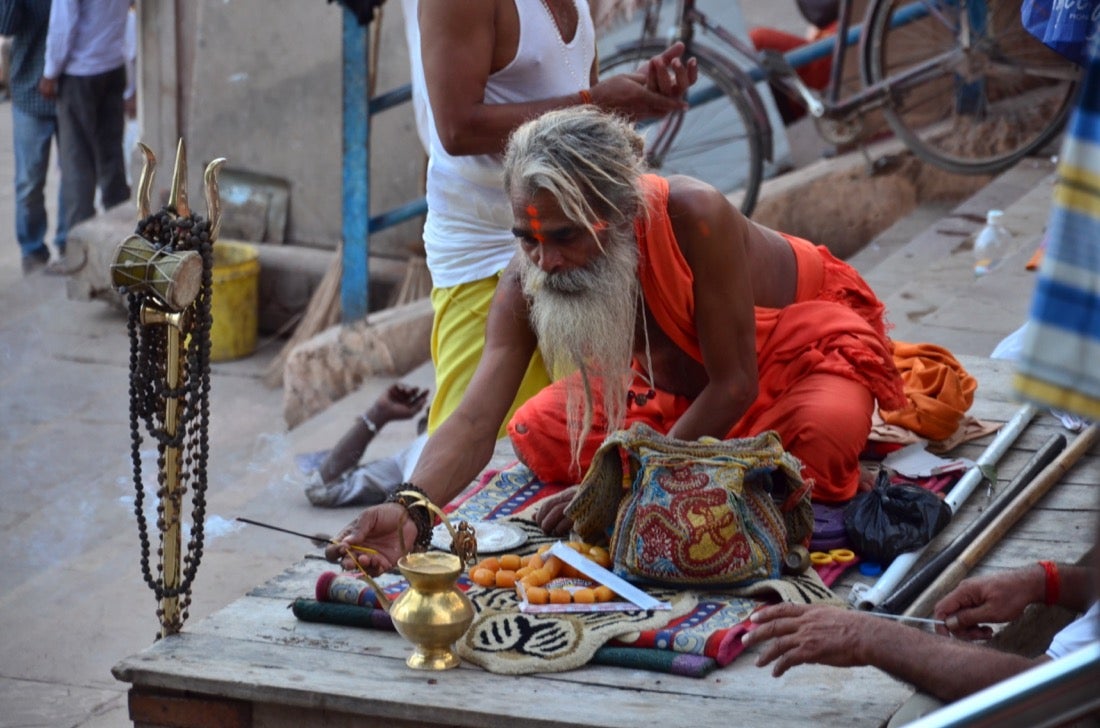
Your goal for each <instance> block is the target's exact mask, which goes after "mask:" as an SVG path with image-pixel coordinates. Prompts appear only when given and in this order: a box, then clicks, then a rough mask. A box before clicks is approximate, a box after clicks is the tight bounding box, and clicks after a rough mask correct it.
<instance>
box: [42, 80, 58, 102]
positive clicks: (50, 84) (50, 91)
mask: <svg viewBox="0 0 1100 728" xmlns="http://www.w3.org/2000/svg"><path fill="white" fill-rule="evenodd" d="M38 93H40V94H42V95H43V96H45V97H46V98H47V99H56V98H57V79H56V78H46V77H45V76H43V77H42V78H40V79H39V80H38Z"/></svg>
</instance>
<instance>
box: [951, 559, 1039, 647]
mask: <svg viewBox="0 0 1100 728" xmlns="http://www.w3.org/2000/svg"><path fill="white" fill-rule="evenodd" d="M1045 592H1046V581H1045V572H1044V571H1043V567H1041V566H1039V565H1035V566H1029V567H1027V568H1024V569H1013V570H1011V571H1004V572H1000V573H997V574H991V575H989V576H982V577H975V578H973V579H966V580H965V581H963V582H961V583H960V584H959V585H958V586H957V587H955V588H954V589H953V590H952V591H951V593H950V594H948V595H947V596H945V597H944V598H943V599H941V600H940V601H939V602H937V603H936V606H935V608H934V609H933V613H934V614H935V616H936V619H942V620H944V622H946V626H947V630H948V631H950V633H951V634H952V635H953V636H955V637H961V638H963V639H969V640H987V639H989V638H990V637H992V636H993V630H992V629H991V628H990V627H983V626H982V623H983V622H986V623H989V622H992V623H997V622H1009V621H1012V620H1013V619H1016V618H1017V617H1019V616H1020V615H1021V614H1023V611H1024V608H1025V607H1027V605H1029V604H1031V603H1032V602H1041V601H1043V598H1044V596H1045ZM939 631H941V632H942V631H944V630H939Z"/></svg>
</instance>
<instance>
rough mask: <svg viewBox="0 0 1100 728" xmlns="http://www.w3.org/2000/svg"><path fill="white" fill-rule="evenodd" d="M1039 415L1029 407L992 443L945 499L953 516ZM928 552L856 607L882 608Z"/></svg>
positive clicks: (898, 563)
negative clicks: (883, 603)
mask: <svg viewBox="0 0 1100 728" xmlns="http://www.w3.org/2000/svg"><path fill="white" fill-rule="evenodd" d="M1038 412H1039V409H1038V408H1037V407H1036V406H1035V405H1032V404H1025V405H1024V406H1022V407H1020V409H1018V410H1017V411H1016V414H1014V415H1013V416H1012V419H1010V420H1009V421H1008V422H1007V423H1005V426H1004V427H1002V428H1001V429H1000V431H999V432H998V433H997V436H996V437H994V438H993V442H991V443H989V446H988V447H986V449H985V451H984V452H983V453H982V454H981V455H980V456H978V459H977V460H976V461H975V463H974V465H973V466H971V468H970V469H969V470H967V471H966V473H964V474H963V476H962V478H960V479H959V482H958V483H956V484H955V487H953V488H952V489H951V492H950V493H948V495H947V497H946V498H944V499H943V500H944V502H945V503H946V504H947V505H948V507H949V508H950V509H951V514H952V516H954V514H955V513H957V512H958V510H959V507H960V506H961V505H962V504H963V503H965V502H966V499H967V498H969V497H970V494H971V493H973V492H974V490H975V489H976V488H977V487H978V486H979V485H980V484H981V482H982V481H983V480H984V479H985V472H984V471H985V469H986V468H989V467H992V466H994V465H996V464H997V462H998V461H999V460H1000V459H1001V458H1002V457H1003V456H1004V454H1005V453H1006V452H1008V448H1009V447H1011V446H1012V443H1014V442H1016V439H1017V438H1018V437H1019V436H1020V433H1022V432H1023V431H1024V429H1025V428H1026V427H1027V426H1028V423H1030V422H1031V420H1032V419H1033V418H1034V417H1035V415H1036V414H1038ZM926 548H928V546H927V545H925V546H922V547H921V548H919V549H916V550H914V551H907V552H905V553H904V554H899V555H898V556H897V557H896V558H895V559H894V560H893V561H892V562H891V563H890V566H888V567H887V569H886V571H884V572H883V573H882V576H880V577H879V578H878V581H876V582H875V584H874V586H872V587H871V588H870V589H867V590H866V591H864V592H862V593H860V594H855V596H856V597H857V598H858V602H857V603H856V606H857V607H858V608H860V609H874V608H875V607H876V606H878V604H879V602H881V601H882V600H883V599H885V598H886V596H887V595H888V594H891V593H893V591H894V590H895V589H897V587H898V585H899V584H900V583H901V581H902V579H904V578H905V575H906V574H908V573H909V572H910V571H911V570H912V568H913V566H914V565H915V564H916V563H917V560H918V559H919V558H920V557H921V554H923V553H924V550H925V549H926Z"/></svg>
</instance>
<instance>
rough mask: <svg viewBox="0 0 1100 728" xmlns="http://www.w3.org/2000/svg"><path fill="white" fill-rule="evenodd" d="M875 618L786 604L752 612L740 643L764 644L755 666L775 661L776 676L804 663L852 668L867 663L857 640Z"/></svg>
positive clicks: (823, 608) (817, 607)
mask: <svg viewBox="0 0 1100 728" xmlns="http://www.w3.org/2000/svg"><path fill="white" fill-rule="evenodd" d="M874 619H875V618H874V617H870V616H868V615H866V614H861V613H859V612H856V611H854V610H851V609H839V608H837V607H826V606H820V605H817V606H813V605H806V604H790V603H786V602H785V603H783V604H776V605H775V606H771V607H764V608H763V609H759V610H757V611H755V612H753V614H752V617H751V620H752V622H753V623H754V624H755V625H756V626H755V627H754V628H753V629H752V630H751V631H750V632H749V633H748V634H746V635H745V636H744V637H742V638H741V643H742V644H743V645H745V646H746V647H751V646H752V645H757V644H763V643H765V642H766V644H764V649H763V650H762V651H761V653H760V656H759V657H757V658H756V666H757V667H764V666H765V665H767V664H769V663H771V662H774V663H775V666H774V667H773V668H772V675H774V676H775V677H779V676H780V675H782V674H783V673H785V672H786V671H787V670H789V669H790V668H792V667H794V666H795V665H802V664H806V663H815V664H819V665H832V666H833V667H855V666H857V665H864V664H866V663H865V662H864V661H863V658H862V657H861V656H860V644H861V642H860V641H861V640H862V639H864V637H865V636H866V635H867V633H868V632H869V628H870V627H871V624H872V622H873V620H874Z"/></svg>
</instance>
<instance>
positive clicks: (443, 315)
mask: <svg viewBox="0 0 1100 728" xmlns="http://www.w3.org/2000/svg"><path fill="white" fill-rule="evenodd" d="M499 280H500V274H497V275H495V276H492V277H489V278H482V279H481V280H478V281H474V282H472V283H462V284H459V285H457V286H452V287H450V288H434V289H432V308H433V309H434V311H435V318H434V320H433V321H432V363H433V364H434V365H435V389H436V391H435V396H434V397H433V398H432V406H431V411H430V412H429V415H428V432H429V433H431V432H434V431H435V429H436V428H437V427H439V425H441V424H442V423H443V421H444V420H445V419H447V417H449V416H450V414H451V413H452V412H454V411H455V408H456V407H458V403H459V402H461V401H462V397H463V395H464V394H465V393H466V388H467V387H468V386H469V385H470V380H471V379H472V378H473V375H474V370H475V369H476V368H477V365H478V362H479V361H481V353H482V351H484V349H485V322H486V320H487V319H488V316H489V304H490V303H491V302H492V300H493V293H494V292H495V291H496V287H497V282H498V281H499ZM548 384H550V377H549V376H548V375H547V374H546V365H545V364H544V363H543V361H542V356H541V355H540V354H539V352H538V351H536V352H535V355H534V356H533V357H531V361H530V363H529V364H528V365H527V372H526V374H524V377H523V382H522V383H521V384H520V387H519V392H517V393H516V399H515V401H513V402H512V407H511V409H509V410H508V416H507V417H505V418H504V422H502V423H501V425H500V430H499V431H498V432H497V437H498V438H499V437H504V436H505V435H506V434H508V421H509V420H511V419H512V415H513V414H514V413H515V411H516V409H517V408H518V407H519V406H520V405H521V404H523V403H524V402H526V401H527V400H528V399H530V398H531V397H533V396H534V395H535V394H537V393H538V392H539V391H540V390H541V389H542V388H543V387H545V386H546V385H548Z"/></svg>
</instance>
